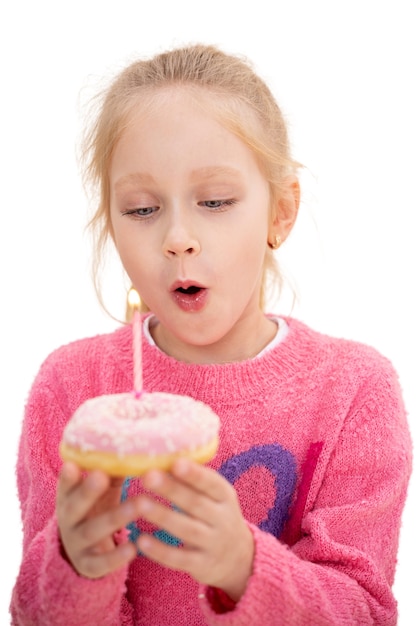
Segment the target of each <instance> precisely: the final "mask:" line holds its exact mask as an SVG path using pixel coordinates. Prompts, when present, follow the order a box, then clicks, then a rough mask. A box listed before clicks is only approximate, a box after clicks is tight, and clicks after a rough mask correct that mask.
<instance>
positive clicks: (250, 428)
mask: <svg viewBox="0 0 417 626" xmlns="http://www.w3.org/2000/svg"><path fill="white" fill-rule="evenodd" d="M287 323H288V325H289V333H288V335H287V337H286V338H285V339H284V340H283V341H282V342H281V343H280V344H279V345H278V346H276V347H274V348H273V349H271V350H270V351H268V352H266V353H264V354H263V355H262V356H261V357H259V358H257V359H254V360H249V361H243V362H238V363H228V364H221V365H196V364H187V363H182V362H178V361H176V360H174V359H173V358H171V357H168V356H167V355H165V354H163V353H162V352H161V351H160V350H159V349H158V348H156V347H155V346H151V345H149V344H148V343H147V342H146V341H145V342H144V345H143V364H144V372H143V374H144V387H145V389H146V390H147V391H164V392H168V393H179V394H184V395H189V396H191V397H193V398H195V399H198V400H201V401H203V402H206V403H207V404H209V405H210V406H211V407H212V408H213V410H214V411H216V413H217V414H218V415H219V416H220V418H221V431H220V447H219V451H218V454H217V456H216V457H215V459H213V461H212V462H211V463H210V466H211V467H213V468H215V469H216V470H218V471H219V472H220V473H221V474H222V475H223V476H224V477H225V478H226V479H227V480H229V481H230V482H231V483H232V484H233V485H234V487H235V489H236V491H237V494H238V496H239V500H240V504H241V508H242V512H243V515H244V516H245V518H246V519H247V522H248V524H249V527H250V528H251V530H252V532H253V536H254V539H255V558H254V563H253V573H252V575H251V577H250V579H249V582H248V585H247V588H246V590H245V593H244V595H243V596H242V598H241V599H240V601H239V602H238V603H237V605H236V606H235V607H233V603H232V604H231V606H227V607H222V606H220V607H219V606H218V602H219V601H221V598H220V600H219V598H217V596H216V594H215V592H213V590H208V589H206V588H204V587H202V586H199V585H198V584H197V583H196V582H195V581H194V580H193V579H192V578H191V577H190V576H188V575H187V574H184V573H181V572H174V571H170V570H168V569H165V568H163V567H162V566H160V565H158V564H156V563H153V562H151V561H150V560H148V559H146V558H145V557H144V556H142V555H140V554H138V556H137V558H136V559H135V560H134V561H133V562H132V563H131V565H130V566H129V568H125V569H122V570H119V571H117V572H114V573H112V574H111V575H109V576H106V577H104V578H101V579H98V580H88V579H85V578H83V577H81V576H78V575H77V574H76V572H75V571H74V570H73V569H72V567H71V565H70V564H69V563H68V562H67V561H66V560H65V559H64V558H62V556H61V553H60V546H59V541H58V530H57V522H56V518H55V493H56V483H57V477H58V473H59V470H60V467H61V461H60V458H59V454H58V445H59V442H60V439H61V435H62V431H63V428H64V426H65V424H66V422H67V421H68V419H69V418H70V416H71V415H72V413H73V412H74V411H75V409H76V408H77V407H78V406H79V405H80V404H81V403H82V402H84V401H85V400H86V399H87V398H90V397H93V396H97V395H102V394H111V393H121V392H126V391H130V390H131V387H132V380H133V364H132V349H131V346H132V336H131V328H130V327H123V328H120V329H118V330H116V331H115V332H114V333H111V334H108V335H101V336H97V337H94V338H90V339H85V340H81V341H78V342H74V343H72V344H70V345H68V346H64V347H62V348H60V349H59V350H57V351H56V352H54V353H53V354H52V355H50V356H49V357H48V359H47V360H46V361H45V363H44V364H43V365H42V367H41V369H40V372H39V374H38V376H37V378H36V380H35V382H34V384H33V387H32V390H31V393H30V396H29V400H28V402H27V406H26V413H25V418H24V422H23V428H22V435H21V440H20V447H19V455H18V462H17V481H18V491H19V498H20V502H21V509H22V518H23V530H24V541H23V558H22V564H21V569H20V572H19V575H18V578H17V581H16V584H15V587H14V591H13V597H12V602H11V613H12V623H13V624H14V625H22V626H23V625H24V626H27V625H29V624H31V625H39V626H58V625H59V626H73V625H77V626H96V625H97V624H100V626H120V624H122V625H123V626H133V625H139V624H145V625H147V626H170V625H172V626H182V625H184V626H194V625H195V626H197V625H202V624H208V625H211V626H217V625H219V626H220V625H225V626H244V625H248V626H249V625H250V626H270V625H291V626H298V625H299V626H315V625H317V626H319V625H320V626H321V625H323V626H324V625H330V624H333V625H337V626H343V625H346V626H354V625H355V624H361V625H366V624H369V625H370V624H379V625H385V626H388V625H394V624H396V619H397V617H396V616H397V611H396V602H395V600H394V598H393V596H392V592H391V587H392V583H393V579H394V571H395V563H396V554H397V549H398V536H399V529H400V517H401V513H402V509H403V505H404V500H405V497H406V490H407V484H408V480H409V476H410V471H411V441H410V436H409V431H408V427H407V422H406V417H405V411H404V406H403V403H402V398H401V392H400V388H399V384H398V380H397V376H396V373H395V372H394V371H393V368H392V366H391V364H390V363H389V362H388V361H387V360H386V359H385V358H384V357H382V356H381V355H379V354H378V353H377V352H376V351H375V350H373V349H372V348H369V347H367V346H364V345H361V344H358V343H354V342H350V341H346V340H339V339H333V338H330V337H327V336H325V335H321V334H319V333H317V332H314V331H312V330H311V329H309V328H307V327H306V326H305V325H303V324H302V323H300V322H298V321H296V320H294V319H287ZM123 491H124V493H123V497H129V495H133V494H136V493H140V491H141V483H140V480H138V479H134V480H130V481H126V483H125V487H124V490H123ZM142 531H146V532H153V533H155V534H157V533H158V532H159V535H157V536H159V537H160V539H162V540H163V541H168V542H170V543H173V544H174V545H175V542H176V540H175V537H174V538H173V537H170V536H168V535H166V534H164V533H161V532H160V531H159V530H158V529H155V528H151V527H147V526H146V525H144V524H143V522H142V521H141V522H138V523H137V524H133V525H131V526H130V528H129V529H128V532H129V533H130V535H131V537H135V536H137V535H138V534H139V533H140V532H142ZM179 549H180V548H179ZM214 596H216V598H217V600H216V601H215V602H214V601H213V597H214ZM223 608H224V610H223Z"/></svg>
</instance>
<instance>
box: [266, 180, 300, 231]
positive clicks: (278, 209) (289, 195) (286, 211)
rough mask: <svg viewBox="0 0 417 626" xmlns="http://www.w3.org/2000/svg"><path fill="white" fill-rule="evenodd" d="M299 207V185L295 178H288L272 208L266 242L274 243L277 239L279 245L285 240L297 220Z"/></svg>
mask: <svg viewBox="0 0 417 626" xmlns="http://www.w3.org/2000/svg"><path fill="white" fill-rule="evenodd" d="M299 206H300V183H299V181H298V178H297V177H296V176H288V177H287V178H286V179H285V181H284V183H283V188H282V192H281V194H280V196H279V198H278V200H277V201H276V203H275V206H273V207H272V215H271V223H270V226H269V231H268V241H276V240H277V237H279V240H280V241H281V243H282V242H284V241H285V240H286V238H287V237H288V235H289V234H290V232H291V230H292V227H293V226H294V224H295V220H296V219H297V214H298V207H299Z"/></svg>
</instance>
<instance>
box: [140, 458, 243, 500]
mask: <svg viewBox="0 0 417 626" xmlns="http://www.w3.org/2000/svg"><path fill="white" fill-rule="evenodd" d="M166 477H168V478H166ZM169 477H171V478H173V479H175V480H176V482H181V483H183V484H185V485H187V486H189V487H190V488H192V489H193V491H194V493H195V492H197V493H198V492H199V493H201V494H204V495H205V496H206V497H209V498H211V499H212V500H214V501H215V502H222V501H224V499H225V498H227V497H228V495H229V493H230V491H233V487H232V486H231V485H230V484H229V483H228V482H227V481H226V480H225V479H224V478H223V477H222V476H221V475H220V474H219V473H218V472H216V471H215V470H213V469H211V468H209V467H205V466H202V465H199V464H198V463H194V462H193V461H190V460H188V459H178V460H177V461H176V462H175V463H174V464H173V466H172V468H171V470H170V474H168V473H166V472H160V471H158V470H152V471H150V472H148V473H147V474H145V476H144V477H143V484H144V486H145V487H146V488H147V489H150V490H151V491H155V492H158V493H159V489H160V488H165V487H167V488H169V487H168V485H169V484H170V483H169ZM160 495H163V494H160Z"/></svg>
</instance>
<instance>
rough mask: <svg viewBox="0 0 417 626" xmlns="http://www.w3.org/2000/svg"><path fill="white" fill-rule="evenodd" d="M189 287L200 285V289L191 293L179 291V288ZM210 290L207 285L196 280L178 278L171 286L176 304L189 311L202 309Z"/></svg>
mask: <svg viewBox="0 0 417 626" xmlns="http://www.w3.org/2000/svg"><path fill="white" fill-rule="evenodd" d="M189 287H198V288H199V291H197V292H196V293H191V294H187V293H182V292H181V291H177V289H180V288H181V289H188V288H189ZM208 292H209V290H208V289H207V287H204V285H202V284H201V283H199V282H198V281H195V280H178V281H175V282H174V283H173V284H172V285H171V287H170V293H171V296H172V299H173V300H174V302H175V304H176V305H177V306H178V307H179V308H180V309H181V310H182V311H185V312H187V313H195V312H197V311H201V309H203V308H204V306H205V305H206V303H207V298H208V295H209V293H208Z"/></svg>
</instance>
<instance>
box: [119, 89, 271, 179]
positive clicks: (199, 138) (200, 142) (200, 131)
mask: <svg viewBox="0 0 417 626" xmlns="http://www.w3.org/2000/svg"><path fill="white" fill-rule="evenodd" d="M259 127H260V123H259V120H258V119H257V118H256V116H255V114H254V112H253V111H252V110H251V109H250V108H249V107H248V105H246V104H245V103H241V102H240V101H238V100H234V99H233V98H231V97H230V96H224V95H219V94H217V93H213V92H212V91H211V90H210V89H208V88H204V87H203V88H202V87H195V86H194V85H171V86H164V87H162V88H152V89H151V90H147V91H146V92H145V93H142V94H141V97H140V98H139V97H135V98H134V100H133V101H132V103H131V106H130V107H129V111H128V113H127V115H126V117H125V122H124V124H123V130H122V132H121V134H120V136H119V139H118V141H117V142H116V145H115V146H114V150H113V154H112V157H111V162H112V163H113V164H114V160H115V158H116V160H117V156H118V155H120V152H123V150H125V149H126V147H127V146H128V145H130V146H131V147H133V146H134V145H136V146H137V147H138V150H140V152H141V153H142V154H145V153H148V154H150V153H152V152H153V151H154V149H155V146H154V142H158V145H159V147H160V149H161V148H162V150H163V149H164V147H165V148H166V149H167V151H168V150H169V149H170V148H171V146H172V143H175V142H176V143H177V146H178V147H179V150H180V152H178V154H177V157H178V155H179V154H181V157H182V159H184V157H185V156H187V157H188V156H190V155H191V156H192V155H193V153H194V152H195V153H196V156H197V155H198V156H200V155H201V154H202V153H203V152H204V151H206V152H207V151H210V150H211V151H212V152H213V154H214V151H217V152H222V153H223V154H224V155H225V156H226V157H227V158H231V159H232V158H233V154H234V153H236V152H239V153H242V151H243V152H248V153H250V154H247V158H249V160H250V161H252V162H253V159H254V160H255V161H256V164H257V166H258V167H259V168H260V169H262V170H263V163H262V162H261V161H262V160H260V159H259V158H258V157H259V155H258V154H256V152H257V151H256V150H254V149H253V147H254V145H255V144H256V141H254V140H253V139H254V134H257V135H258V138H259V134H260V132H261V131H260V128H259ZM202 167H203V165H202Z"/></svg>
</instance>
